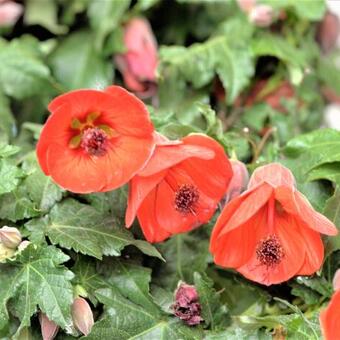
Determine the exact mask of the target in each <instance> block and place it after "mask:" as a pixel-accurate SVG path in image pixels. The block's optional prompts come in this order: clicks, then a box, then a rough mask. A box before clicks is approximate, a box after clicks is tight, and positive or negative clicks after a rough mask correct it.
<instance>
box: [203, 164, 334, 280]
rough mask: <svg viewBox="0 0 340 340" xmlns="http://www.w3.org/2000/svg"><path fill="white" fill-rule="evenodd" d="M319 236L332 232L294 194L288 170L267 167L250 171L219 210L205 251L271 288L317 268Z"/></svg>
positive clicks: (331, 226)
mask: <svg viewBox="0 0 340 340" xmlns="http://www.w3.org/2000/svg"><path fill="white" fill-rule="evenodd" d="M320 233H322V234H326V235H336V234H337V229H336V227H335V226H334V224H333V223H332V222H331V221H329V220H328V219H327V218H326V217H324V216H323V215H321V214H319V213H318V212H316V211H315V210H314V209H313V208H312V206H311V205H310V204H309V202H308V201H307V199H306V198H305V197H304V196H303V195H302V194H301V193H300V192H298V191H297V190H296V188H295V184H294V177H293V175H292V173H291V172H290V170H288V169H287V168H285V167H284V166H282V165H280V164H278V163H273V164H269V165H266V166H262V167H259V168H258V169H256V170H255V172H254V173H253V175H252V177H251V179H250V182H249V184H248V190H247V191H245V192H244V193H243V194H242V195H241V196H238V197H236V198H234V199H233V200H232V201H231V202H230V203H229V204H227V205H226V206H225V208H224V209H223V211H222V213H221V215H220V216H219V218H218V220H217V222H216V225H215V227H214V230H213V233H212V237H211V243H210V251H211V252H212V253H213V255H214V261H215V263H216V264H218V265H221V266H223V267H229V268H235V269H236V270H237V271H238V272H240V273H241V274H243V275H244V276H245V277H247V278H248V279H250V280H253V281H256V282H259V283H262V284H265V285H271V284H275V283H280V282H283V281H286V280H288V279H290V278H291V277H293V276H295V275H311V274H313V273H314V272H316V271H317V270H318V269H319V268H320V266H321V264H322V261H323V257H324V247H323V243H322V240H321V237H320Z"/></svg>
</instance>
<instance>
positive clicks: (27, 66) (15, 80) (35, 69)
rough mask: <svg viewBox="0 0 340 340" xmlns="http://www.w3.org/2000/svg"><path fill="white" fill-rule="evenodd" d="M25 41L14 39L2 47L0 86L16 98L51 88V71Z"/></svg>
mask: <svg viewBox="0 0 340 340" xmlns="http://www.w3.org/2000/svg"><path fill="white" fill-rule="evenodd" d="M38 54H39V52H38V51H32V48H27V45H26V43H25V41H23V40H13V41H12V42H11V43H7V44H5V46H3V47H1V49H0V88H1V89H2V91H3V92H4V93H5V94H7V95H9V96H11V97H14V98H16V99H23V98H26V97H30V96H32V95H34V94H37V93H39V94H41V92H44V91H46V89H49V88H50V85H49V84H50V79H49V76H50V71H49V69H48V68H47V67H46V65H44V63H43V62H42V61H41V59H40V58H39V56H38Z"/></svg>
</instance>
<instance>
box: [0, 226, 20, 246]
mask: <svg viewBox="0 0 340 340" xmlns="http://www.w3.org/2000/svg"><path fill="white" fill-rule="evenodd" d="M0 242H1V243H2V244H3V245H4V246H5V247H7V248H11V249H15V248H16V247H17V246H18V245H19V244H20V242H21V234H20V231H19V230H18V229H17V228H12V227H7V226H5V227H2V228H1V229H0Z"/></svg>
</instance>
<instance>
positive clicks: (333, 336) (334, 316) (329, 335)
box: [320, 269, 340, 340]
mask: <svg viewBox="0 0 340 340" xmlns="http://www.w3.org/2000/svg"><path fill="white" fill-rule="evenodd" d="M333 288H334V290H335V293H334V294H333V296H332V298H331V301H330V302H329V304H328V306H327V308H325V309H324V310H322V311H321V313H320V325H321V331H322V335H323V337H324V338H325V340H337V339H340V327H339V323H340V270H339V269H338V270H337V272H336V273H335V276H334V280H333Z"/></svg>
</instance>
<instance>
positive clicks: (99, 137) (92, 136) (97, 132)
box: [80, 127, 108, 157]
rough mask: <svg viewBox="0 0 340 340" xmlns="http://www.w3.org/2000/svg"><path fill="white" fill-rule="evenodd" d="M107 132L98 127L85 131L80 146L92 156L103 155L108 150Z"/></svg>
mask: <svg viewBox="0 0 340 340" xmlns="http://www.w3.org/2000/svg"><path fill="white" fill-rule="evenodd" d="M107 140H108V136H107V134H106V133H105V132H104V131H103V130H102V129H99V128H97V127H94V128H88V129H86V130H85V131H84V132H83V135H82V137H81V143H80V146H81V147H82V148H83V149H84V150H85V152H87V153H88V154H89V155H91V156H97V157H99V156H103V155H105V154H106V151H107Z"/></svg>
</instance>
